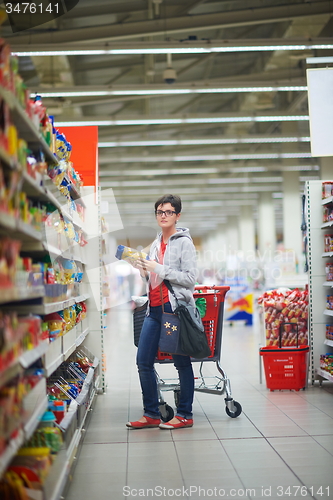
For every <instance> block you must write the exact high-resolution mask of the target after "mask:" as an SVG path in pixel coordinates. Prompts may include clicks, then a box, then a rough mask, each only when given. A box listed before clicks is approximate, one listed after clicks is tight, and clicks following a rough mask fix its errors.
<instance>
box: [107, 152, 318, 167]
mask: <svg viewBox="0 0 333 500" xmlns="http://www.w3.org/2000/svg"><path fill="white" fill-rule="evenodd" d="M285 158H312V156H311V153H307V152H304V153H302V152H298V153H252V154H251V153H246V154H222V155H221V154H216V155H199V154H197V155H190V156H189V155H188V156H187V155H182V156H180V155H179V156H140V157H137V156H123V157H121V156H120V157H117V156H111V157H105V158H103V157H100V158H99V163H100V164H105V163H160V162H184V161H225V160H278V159H285Z"/></svg>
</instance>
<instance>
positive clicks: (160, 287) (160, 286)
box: [159, 283, 164, 314]
mask: <svg viewBox="0 0 333 500" xmlns="http://www.w3.org/2000/svg"><path fill="white" fill-rule="evenodd" d="M159 289H160V297H161V302H162V313H163V314H164V300H163V293H162V283H161V284H160V285H159Z"/></svg>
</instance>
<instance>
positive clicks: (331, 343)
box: [324, 339, 333, 347]
mask: <svg viewBox="0 0 333 500" xmlns="http://www.w3.org/2000/svg"><path fill="white" fill-rule="evenodd" d="M324 344H326V345H329V346H330V347H333V340H330V339H326V340H325V342H324Z"/></svg>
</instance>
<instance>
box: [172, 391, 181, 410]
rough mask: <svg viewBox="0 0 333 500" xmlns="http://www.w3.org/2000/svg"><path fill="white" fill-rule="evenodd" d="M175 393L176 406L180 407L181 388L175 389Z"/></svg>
mask: <svg viewBox="0 0 333 500" xmlns="http://www.w3.org/2000/svg"><path fill="white" fill-rule="evenodd" d="M173 395H174V398H175V406H176V408H178V406H179V398H180V389H174V391H173Z"/></svg>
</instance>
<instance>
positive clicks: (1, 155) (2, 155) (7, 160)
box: [0, 148, 16, 168]
mask: <svg viewBox="0 0 333 500" xmlns="http://www.w3.org/2000/svg"><path fill="white" fill-rule="evenodd" d="M0 160H1V163H4V164H5V165H7V166H8V167H10V168H15V165H16V161H15V160H14V159H13V158H11V157H10V156H9V154H8V153H7V151H5V150H4V149H3V148H0Z"/></svg>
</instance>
